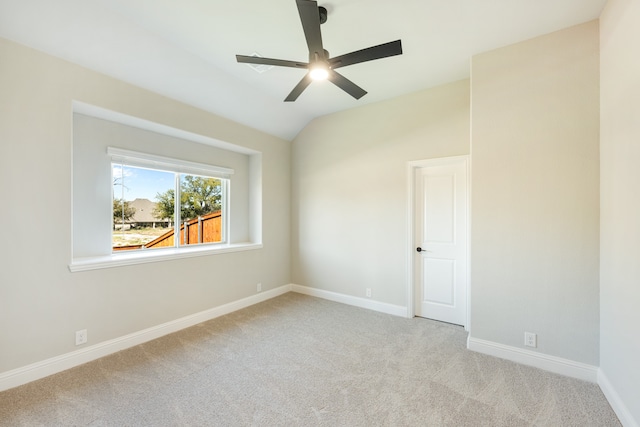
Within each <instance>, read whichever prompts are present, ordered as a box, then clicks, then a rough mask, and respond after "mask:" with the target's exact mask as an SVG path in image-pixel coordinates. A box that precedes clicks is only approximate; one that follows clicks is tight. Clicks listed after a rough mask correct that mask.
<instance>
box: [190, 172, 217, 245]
mask: <svg viewBox="0 0 640 427" xmlns="http://www.w3.org/2000/svg"><path fill="white" fill-rule="evenodd" d="M223 200H224V195H223V183H222V180H221V179H218V178H211V177H206V176H198V175H188V174H181V175H180V218H181V224H180V244H181V245H194V244H199V243H215V242H222V241H223V238H224V236H223V230H222V224H223V221H222V219H223V218H222V213H223V209H222V208H223Z"/></svg>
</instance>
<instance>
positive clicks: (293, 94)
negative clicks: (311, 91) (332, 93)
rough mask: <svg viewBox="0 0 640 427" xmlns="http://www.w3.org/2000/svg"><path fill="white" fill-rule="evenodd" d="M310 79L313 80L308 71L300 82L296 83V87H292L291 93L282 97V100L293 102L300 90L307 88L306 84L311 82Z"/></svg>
mask: <svg viewBox="0 0 640 427" xmlns="http://www.w3.org/2000/svg"><path fill="white" fill-rule="evenodd" d="M312 81H313V80H312V79H311V76H310V75H309V73H307V74H305V76H304V77H303V78H302V80H300V83H298V84H297V85H296V87H294V88H293V90H292V91H291V93H290V94H289V95H288V96H287V97H286V98H285V99H284V102H293V101H295V100H296V99H298V97H299V96H300V94H301V93H302V91H304V90H305V89H306V88H307V86H309V85H310V84H311V82H312Z"/></svg>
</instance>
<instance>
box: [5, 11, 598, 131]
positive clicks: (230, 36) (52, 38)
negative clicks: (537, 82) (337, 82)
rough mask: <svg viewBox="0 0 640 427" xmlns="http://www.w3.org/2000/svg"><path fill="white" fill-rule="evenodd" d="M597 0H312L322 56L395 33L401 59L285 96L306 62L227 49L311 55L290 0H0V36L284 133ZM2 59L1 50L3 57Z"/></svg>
mask: <svg viewBox="0 0 640 427" xmlns="http://www.w3.org/2000/svg"><path fill="white" fill-rule="evenodd" d="M605 3H606V0H396V1H389V0H327V1H324V0H321V1H319V4H320V5H322V6H324V7H326V8H327V10H328V12H329V18H328V21H327V23H325V24H323V25H322V27H321V29H322V36H323V44H324V47H325V49H327V50H328V51H329V52H330V54H331V56H337V55H341V54H344V53H348V52H351V51H354V50H359V49H363V48H366V47H369V46H373V45H377V44H381V43H386V42H389V41H393V40H397V39H402V45H403V50H404V53H403V55H401V56H395V57H391V58H385V59H381V60H376V61H372V62H366V63H362V64H357V65H352V66H349V67H345V68H341V69H340V73H341V74H343V75H344V76H345V77H347V78H349V79H350V80H352V81H353V82H354V83H356V84H357V85H359V86H361V87H362V88H364V89H365V90H367V91H368V92H369V93H368V94H367V95H365V96H364V97H363V98H361V99H360V100H358V101H357V100H354V99H353V98H351V97H350V96H349V95H347V94H346V93H345V92H343V91H342V90H340V89H338V88H337V87H336V86H334V85H333V84H331V83H330V82H328V81H325V82H314V83H312V84H311V86H310V87H309V88H307V90H306V91H305V92H303V94H302V95H301V96H300V98H298V100H297V101H296V102H294V103H284V102H283V99H284V98H285V97H286V96H287V94H288V93H289V92H290V91H291V89H293V87H294V86H295V85H296V84H297V83H298V81H299V80H300V79H301V78H302V77H303V75H304V73H305V72H304V70H299V69H293V68H282V67H274V68H271V69H270V70H268V71H267V72H264V73H262V74H259V73H257V72H256V71H254V70H253V69H251V68H250V67H249V66H248V65H246V64H238V63H237V62H236V60H235V54H243V55H251V54H253V53H254V52H258V53H259V54H260V55H262V56H266V57H271V58H279V59H291V60H296V61H304V62H306V61H307V60H308V53H307V52H308V51H307V47H306V43H305V38H304V34H303V32H302V26H301V24H300V18H299V17H298V12H297V8H296V4H295V0H269V1H266V0H244V1H233V0H180V1H170V0H55V1H52V0H19V1H18V0H0V37H4V38H7V39H10V40H14V41H16V42H18V43H22V44H24V45H27V46H31V47H33V48H36V49H39V50H42V51H44V52H47V53H50V54H52V55H55V56H58V57H61V58H64V59H67V60H69V61H71V62H74V63H77V64H80V65H82V66H85V67H87V68H90V69H93V70H96V71H99V72H102V73H105V74H107V75H110V76H113V77H116V78H118V79H120V80H123V81H126V82H129V83H132V84H134V85H137V86H140V87H143V88H146V89H149V90H151V91H154V92H157V93H160V94H163V95H166V96H168V97H171V98H174V99H177V100H180V101H182V102H185V103H187V104H190V105H193V106H196V107H199V108H201V109H204V110H207V111H210V112H213V113H215V114H218V115H220V116H223V117H227V118H229V119H231V120H234V121H237V122H239V123H243V124H245V125H248V126H251V127H254V128H256V129H260V130H262V131H264V132H267V133H270V134H272V135H276V136H279V137H282V138H284V139H287V140H291V139H293V138H294V137H295V135H296V134H297V133H298V132H299V131H300V130H301V129H302V128H303V127H304V126H306V124H307V123H308V122H309V121H310V120H312V119H314V118H315V117H318V116H322V115H325V114H328V113H332V112H336V111H341V110H345V109H349V108H353V107H356V106H360V105H364V104H368V103H371V102H376V101H381V100H384V99H388V98H392V97H395V96H398V95H402V94H406V93H410V92H414V91H417V90H421V89H426V88H429V87H433V86H437V85H440V84H443V83H447V82H452V81H456V80H459V79H463V78H467V77H469V65H470V57H471V56H473V55H475V54H477V53H480V52H484V51H487V50H491V49H495V48H498V47H501V46H505V45H509V44H512V43H515V42H518V41H522V40H526V39H529V38H532V37H535V36H538V35H541V34H546V33H549V32H552V31H556V30H559V29H562V28H565V27H569V26H571V25H575V24H579V23H582V22H586V21H589V20H592V19H595V18H597V17H598V16H599V15H600V12H601V10H602V8H603V7H604V4H605ZM0 61H1V58H0Z"/></svg>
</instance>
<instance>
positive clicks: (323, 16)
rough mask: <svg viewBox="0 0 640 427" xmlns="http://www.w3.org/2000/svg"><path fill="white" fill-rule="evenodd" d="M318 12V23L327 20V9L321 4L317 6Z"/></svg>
mask: <svg viewBox="0 0 640 427" xmlns="http://www.w3.org/2000/svg"><path fill="white" fill-rule="evenodd" d="M318 12H319V13H320V23H321V24H324V23H325V22H327V9H326V8H325V7H322V6H318Z"/></svg>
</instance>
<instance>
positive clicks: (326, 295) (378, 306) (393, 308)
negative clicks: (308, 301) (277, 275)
mask: <svg viewBox="0 0 640 427" xmlns="http://www.w3.org/2000/svg"><path fill="white" fill-rule="evenodd" d="M291 290H292V291H293V292H297V293H300V294H305V295H310V296H312V297H318V298H323V299H326V300H329V301H335V302H339V303H342V304H347V305H353V306H355V307H360V308H366V309H369V310H373V311H379V312H381V313H386V314H391V315H394V316H400V317H407V308H406V307H402V306H399V305H393V304H388V303H385V302H380V301H375V300H372V299H368V298H360V297H354V296H351V295H346V294H339V293H337V292H331V291H325V290H322V289H316V288H310V287H307V286H301V285H291Z"/></svg>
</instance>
